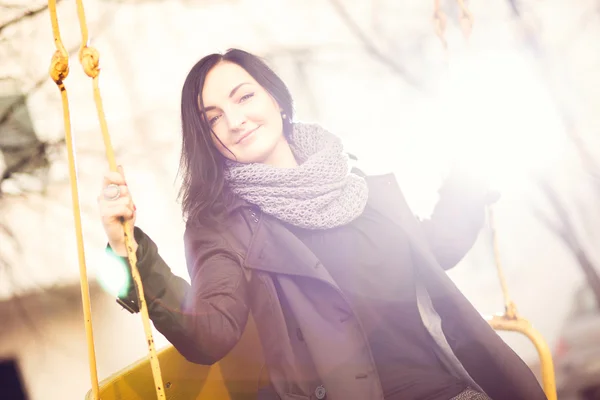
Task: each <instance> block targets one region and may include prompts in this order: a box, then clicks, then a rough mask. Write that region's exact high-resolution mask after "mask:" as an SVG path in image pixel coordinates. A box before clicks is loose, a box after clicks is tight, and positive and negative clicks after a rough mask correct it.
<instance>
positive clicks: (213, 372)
mask: <svg viewBox="0 0 600 400" xmlns="http://www.w3.org/2000/svg"><path fill="white" fill-rule="evenodd" d="M457 2H458V4H459V8H460V10H461V18H460V21H461V26H462V29H463V33H464V34H465V36H467V37H468V35H469V33H470V31H471V28H472V22H473V17H472V14H471V13H470V11H469V10H468V8H467V7H466V5H465V3H464V0H457ZM76 4H77V15H78V19H79V25H80V31H81V46H80V49H79V61H80V63H81V65H82V67H83V70H84V72H85V74H86V75H87V76H89V77H90V78H92V84H93V96H94V102H95V104H96V110H97V113H98V120H99V122H100V128H101V132H102V137H103V140H104V146H105V151H106V158H107V161H108V164H109V167H110V169H111V170H112V171H116V170H117V164H116V161H115V156H114V152H113V148H112V144H111V140H110V136H109V133H108V126H107V123H106V118H105V115H104V109H103V103H102V98H101V96H100V88H99V84H98V82H99V80H98V77H99V74H100V70H99V68H98V65H99V54H98V51H97V50H96V49H95V48H93V47H89V46H88V45H87V44H88V29H87V23H86V18H85V12H84V7H83V0H76ZM434 5H435V14H434V22H435V28H436V34H437V35H438V36H439V38H440V39H441V41H442V43H443V46H444V48H445V49H447V42H446V40H445V38H444V31H445V25H446V17H445V16H444V14H443V12H442V11H441V8H440V0H434ZM48 9H49V11H50V19H51V23H52V32H53V36H54V43H55V46H56V51H55V53H54V54H53V56H52V60H51V65H50V70H49V75H50V77H51V78H52V80H53V81H54V82H55V83H56V85H57V87H58V89H59V91H60V94H61V101H62V106H63V119H64V125H65V140H66V146H67V153H68V165H69V175H70V184H71V197H72V203H73V217H74V223H75V234H76V238H77V251H78V261H79V273H80V285H81V296H82V303H83V315H84V326H85V332H86V339H87V344H88V360H89V369H90V379H91V382H92V388H91V390H90V391H89V392H88V393H87V395H86V399H89V400H99V399H102V400H113V399H115V400H116V399H119V400H147V399H150V398H153V397H154V395H153V394H152V393H155V395H156V398H157V399H158V400H162V399H167V398H168V399H182V400H188V399H191V400H206V399H223V400H228V399H251V398H255V397H256V394H257V392H258V391H259V390H260V388H261V387H263V386H266V385H267V384H268V377H267V375H268V374H267V371H266V369H265V368H264V359H263V355H262V349H261V345H260V341H259V340H258V334H257V331H256V326H255V324H254V321H253V319H252V316H250V318H249V320H248V324H247V327H246V330H245V332H244V334H243V335H242V338H241V340H240V342H239V343H238V344H237V345H236V346H235V347H234V349H233V350H232V351H231V352H230V353H229V354H228V355H227V356H226V357H225V358H223V359H222V360H221V361H219V362H218V363H216V364H215V365H213V366H202V365H198V364H193V363H191V362H188V361H187V360H185V358H183V356H181V355H180V354H179V353H178V351H177V350H176V349H175V348H174V347H173V346H167V347H166V348H164V349H162V350H160V351H158V352H157V351H156V349H155V346H154V339H153V337H152V330H151V326H150V319H149V317H148V307H147V304H146V301H145V299H144V295H143V293H144V290H143V286H142V282H141V278H140V275H139V271H138V269H137V260H136V255H135V252H133V251H132V245H131V244H132V238H131V237H130V236H129V235H128V232H129V227H128V226H127V225H128V224H127V223H126V222H123V229H124V232H125V244H126V247H127V254H128V260H129V263H130V265H131V272H132V277H133V284H134V286H135V288H136V291H137V293H138V295H139V296H138V297H139V306H140V314H141V317H142V324H143V327H144V332H145V335H146V341H147V344H148V357H147V358H144V359H142V360H139V361H138V362H136V363H134V364H132V365H130V366H128V367H126V368H125V369H123V370H121V371H119V372H117V373H115V374H114V375H112V376H110V377H108V378H107V379H105V380H103V381H102V382H101V383H99V382H98V374H97V370H96V355H95V349H94V337H93V330H92V320H91V304H90V295H89V284H88V279H87V269H86V264H85V253H84V246H83V235H82V226H81V214H80V206H79V193H78V187H77V174H76V165H75V154H74V151H75V150H74V146H73V138H72V135H71V123H70V112H69V101H68V96H67V90H66V87H65V85H64V80H65V79H66V78H67V76H68V74H69V55H68V53H67V51H66V49H65V47H64V45H63V43H62V40H61V36H60V30H59V25H58V17H57V11H56V0H48ZM489 223H490V226H491V228H492V234H493V243H494V255H495V261H496V267H497V270H498V277H499V280H500V283H501V286H502V291H503V294H504V300H505V312H504V314H502V315H498V316H493V317H490V318H488V322H489V323H490V325H491V326H492V327H493V328H494V329H496V330H502V331H514V332H519V333H522V334H524V335H526V336H527V337H528V338H529V339H530V340H531V341H532V342H533V343H534V345H535V347H536V349H537V351H538V353H539V357H540V360H541V365H542V379H543V386H544V391H545V392H546V396H547V397H548V400H556V385H555V380H554V379H555V378H554V367H553V363H552V357H551V354H550V350H549V348H548V345H547V344H546V342H545V341H544V339H543V337H542V336H541V335H540V334H539V332H537V331H536V330H535V329H534V328H533V327H532V326H531V324H530V323H529V322H528V321H527V320H526V319H524V318H522V317H520V316H519V315H518V313H517V311H516V306H515V304H514V303H513V302H512V301H511V300H510V298H509V296H508V291H507V288H506V282H505V279H504V275H503V272H502V267H501V264H500V259H499V255H498V245H497V238H496V233H495V229H494V223H493V213H492V209H491V208H490V209H489ZM161 366H162V368H163V372H162V373H161ZM151 382H153V383H154V385H152V384H151Z"/></svg>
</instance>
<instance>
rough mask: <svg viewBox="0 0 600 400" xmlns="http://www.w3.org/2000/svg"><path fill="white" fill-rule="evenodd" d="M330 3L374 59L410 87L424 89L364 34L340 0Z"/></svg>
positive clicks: (332, 0)
mask: <svg viewBox="0 0 600 400" xmlns="http://www.w3.org/2000/svg"><path fill="white" fill-rule="evenodd" d="M330 3H331V5H332V6H333V8H334V9H335V10H336V12H337V13H338V15H339V16H340V18H341V19H342V21H344V23H345V24H346V26H347V27H348V29H350V31H351V32H352V33H353V34H354V36H356V37H357V38H358V40H359V41H360V42H361V43H362V45H363V47H364V48H365V50H366V51H367V52H368V53H369V54H371V56H372V57H373V58H375V59H376V60H377V61H379V62H380V63H382V64H383V65H385V66H387V67H388V68H390V69H391V70H392V71H393V72H394V73H396V74H397V75H399V76H401V77H402V78H403V79H404V80H405V81H406V82H407V83H408V84H409V85H410V86H412V87H414V88H415V89H418V90H423V89H424V88H423V85H422V83H421V82H419V80H418V79H416V78H415V77H414V76H412V75H411V74H410V73H409V72H408V71H407V70H406V68H404V66H402V65H400V64H399V63H397V62H396V61H395V60H393V59H392V58H391V57H389V56H387V55H386V54H384V53H383V52H382V51H380V50H379V49H378V48H377V46H376V45H375V44H374V43H373V41H372V40H371V39H370V38H369V37H368V35H367V34H366V33H365V32H363V30H362V29H361V28H360V26H359V25H358V24H357V23H356V22H355V21H354V20H353V19H352V17H351V16H350V14H349V13H348V11H347V10H346V9H345V8H344V6H343V5H341V4H340V2H339V0H330Z"/></svg>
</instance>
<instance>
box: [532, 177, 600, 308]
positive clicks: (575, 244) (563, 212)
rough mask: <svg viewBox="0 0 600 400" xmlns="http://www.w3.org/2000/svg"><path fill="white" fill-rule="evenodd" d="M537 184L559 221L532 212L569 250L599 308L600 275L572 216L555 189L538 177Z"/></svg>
mask: <svg viewBox="0 0 600 400" xmlns="http://www.w3.org/2000/svg"><path fill="white" fill-rule="evenodd" d="M537 184H538V187H539V188H540V189H541V191H542V192H543V193H544V194H545V195H546V198H547V199H548V201H549V202H550V204H551V205H552V208H553V209H554V211H555V212H556V214H557V216H558V219H559V221H560V223H559V224H558V225H556V224H554V223H551V222H550V220H549V218H548V217H547V216H545V215H543V214H542V213H541V212H540V211H539V210H534V213H535V214H536V215H537V216H538V218H539V219H540V221H542V223H544V225H546V227H548V229H549V230H550V231H552V232H554V233H555V234H556V235H557V236H558V237H560V238H561V239H562V240H563V242H564V243H565V244H566V245H567V247H568V248H569V249H570V250H571V252H572V253H573V255H574V256H575V258H576V259H577V262H578V263H579V266H580V267H581V269H582V271H583V273H584V275H585V277H586V281H587V283H588V284H589V285H590V288H591V289H592V293H593V294H594V297H595V299H596V303H597V305H598V308H600V275H599V274H598V268H597V266H596V265H594V262H593V261H592V258H591V257H590V256H589V254H588V253H587V252H586V250H585V249H584V246H583V245H582V244H581V241H580V240H579V239H578V237H577V232H576V229H575V227H574V225H573V218H572V217H571V216H569V212H568V211H567V209H566V207H565V206H564V204H563V203H562V202H561V201H560V199H559V197H558V193H556V190H555V189H553V188H552V187H551V186H550V185H549V184H548V182H546V181H545V180H543V179H540V180H537Z"/></svg>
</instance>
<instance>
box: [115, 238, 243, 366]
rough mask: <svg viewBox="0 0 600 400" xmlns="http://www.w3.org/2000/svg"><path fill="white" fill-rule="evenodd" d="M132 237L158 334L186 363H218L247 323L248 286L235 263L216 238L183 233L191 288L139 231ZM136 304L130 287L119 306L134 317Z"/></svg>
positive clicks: (151, 314) (151, 317) (133, 288)
mask: <svg viewBox="0 0 600 400" xmlns="http://www.w3.org/2000/svg"><path fill="white" fill-rule="evenodd" d="M134 234H135V237H136V241H137V242H138V250H137V257H138V262H137V265H138V270H139V271H140V276H141V278H142V285H143V286H144V294H145V298H146V302H147V304H148V312H149V315H150V319H151V320H152V322H153V323H154V326H155V327H156V329H157V330H158V331H159V332H161V333H162V334H163V335H164V336H165V337H166V338H167V339H168V340H169V342H171V343H172V344H173V346H175V348H177V350H178V351H179V352H180V353H181V354H182V355H183V356H184V357H185V358H186V359H188V360H189V361H191V362H194V363H197V364H205V365H210V364H213V363H215V362H217V361H219V360H220V359H221V358H223V357H224V356H225V355H227V353H229V351H230V350H231V349H232V348H233V347H234V346H235V344H236V343H237V342H238V341H239V340H240V338H241V336H242V333H243V332H244V329H245V326H246V322H247V320H248V313H249V311H248V310H249V309H248V306H247V304H248V303H247V284H246V280H245V277H244V274H243V271H242V268H241V263H240V260H239V257H238V256H237V255H236V254H234V253H233V252H232V251H230V250H229V246H228V245H227V244H226V243H225V240H224V239H222V238H220V236H218V235H216V234H206V233H205V234H202V235H201V234H199V232H198V231H196V230H194V229H191V228H187V229H186V232H185V235H184V242H185V252H186V261H187V266H188V271H189V273H190V281H191V285H190V284H188V283H187V282H186V281H185V280H184V279H182V278H181V277H178V276H176V275H174V274H173V273H172V272H171V270H170V268H169V267H168V265H167V264H166V263H165V261H164V260H163V259H162V258H161V257H160V255H159V254H158V248H157V246H156V244H155V243H154V242H153V241H152V240H151V239H150V238H149V237H148V236H147V235H146V234H145V233H144V232H143V231H142V230H141V229H139V228H137V227H136V228H135V232H134ZM124 261H125V260H124ZM125 262H126V261H125ZM137 299H138V297H137V295H136V291H135V287H133V284H132V285H131V286H130V288H129V290H128V292H127V293H126V294H125V295H124V296H122V297H120V298H119V299H118V300H117V301H118V302H119V303H120V304H121V305H123V306H124V307H126V308H127V309H128V310H129V311H131V312H137V311H139V309H138V306H137V304H138V301H137Z"/></svg>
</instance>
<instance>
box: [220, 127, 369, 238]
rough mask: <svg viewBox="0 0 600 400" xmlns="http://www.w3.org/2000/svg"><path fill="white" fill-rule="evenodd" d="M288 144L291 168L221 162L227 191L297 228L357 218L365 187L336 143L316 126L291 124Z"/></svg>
mask: <svg viewBox="0 0 600 400" xmlns="http://www.w3.org/2000/svg"><path fill="white" fill-rule="evenodd" d="M288 141H289V143H290V147H291V149H292V152H293V153H294V156H295V157H296V160H297V161H298V164H299V165H298V167H295V168H277V167H274V166H271V165H266V164H241V163H238V162H235V161H231V160H227V162H226V169H225V179H226V180H227V181H228V184H229V187H230V188H231V190H232V191H233V193H235V194H236V195H238V196H240V197H241V198H242V199H244V200H246V201H248V202H249V203H252V204H255V205H257V206H258V207H259V208H260V209H261V211H263V212H264V213H266V214H269V215H272V216H274V217H275V218H277V219H279V220H281V221H284V222H287V223H290V224H292V225H294V226H297V227H301V228H308V229H328V228H334V227H336V226H341V225H345V224H347V223H349V222H351V221H352V220H354V219H355V218H356V217H358V216H359V215H360V214H361V213H362V211H363V210H364V208H365V205H366V203H367V197H368V188H367V183H366V182H365V180H364V179H363V178H362V177H359V176H358V175H356V174H353V173H351V172H350V166H349V162H348V157H347V155H346V154H344V152H343V147H342V143H341V140H340V139H339V138H338V137H336V136H334V135H333V134H331V133H329V132H327V131H326V130H325V129H323V128H322V127H320V126H319V125H316V124H304V123H295V124H294V125H293V131H292V133H291V135H290V137H289V138H288Z"/></svg>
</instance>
